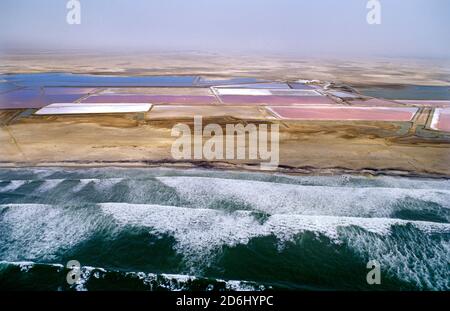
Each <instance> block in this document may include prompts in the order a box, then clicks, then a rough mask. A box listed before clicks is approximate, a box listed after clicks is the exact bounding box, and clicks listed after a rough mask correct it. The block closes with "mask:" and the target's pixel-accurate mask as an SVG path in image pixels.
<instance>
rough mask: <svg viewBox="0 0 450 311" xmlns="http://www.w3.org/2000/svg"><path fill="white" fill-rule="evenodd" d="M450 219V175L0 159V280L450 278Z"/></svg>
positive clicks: (220, 285)
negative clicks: (1, 164)
mask: <svg viewBox="0 0 450 311" xmlns="http://www.w3.org/2000/svg"><path fill="white" fill-rule="evenodd" d="M449 221H450V180H446V179H424V178H406V177H389V176H379V177H364V176H350V175H341V176H290V175H282V174H265V173H247V172H232V171H216V170H203V169H189V170H182V169H166V168H91V169H62V168H42V169H28V168H23V169H0V289H40V290H105V289H119V290H180V289H187V290H239V289H241V290H242V289H244V290H245V289H254V290H265V289H302V290H303V289H306V290H329V289H332V290H335V289H336V290H365V289H369V290H370V289H377V290H378V289H381V290H449V289H450V278H449V275H450V265H449V259H450V224H449ZM69 260H77V261H79V262H80V264H81V266H82V268H81V274H80V277H79V279H78V281H77V282H76V283H75V284H72V285H70V284H68V283H67V281H66V276H67V274H68V273H69V272H70V270H69V269H67V268H66V264H67V262H68V261H69ZM370 260H375V261H377V262H378V263H379V265H380V268H381V284H379V285H369V284H367V281H366V275H367V273H368V272H369V271H370V270H369V269H367V267H366V265H367V262H368V261H370Z"/></svg>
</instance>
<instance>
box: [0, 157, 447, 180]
mask: <svg viewBox="0 0 450 311" xmlns="http://www.w3.org/2000/svg"><path fill="white" fill-rule="evenodd" d="M25 168H71V169H84V168H118V169H126V168H167V169H209V170H217V171H237V172H247V173H266V174H271V173H272V174H280V173H281V174H286V175H296V176H335V175H354V176H370V177H378V176H391V177H408V178H432V179H445V180H446V179H450V175H447V174H438V173H428V172H417V171H408V170H402V169H396V168H391V169H376V168H364V169H351V168H345V167H327V168H317V167H312V166H302V167H292V166H288V165H279V166H278V168H277V169H274V170H263V169H259V165H258V164H255V163H245V164H237V163H231V162H208V161H188V162H186V161H169V160H162V161H153V160H144V161H126V160H124V161H62V162H48V161H45V162H39V163H25V162H1V161H0V169H25Z"/></svg>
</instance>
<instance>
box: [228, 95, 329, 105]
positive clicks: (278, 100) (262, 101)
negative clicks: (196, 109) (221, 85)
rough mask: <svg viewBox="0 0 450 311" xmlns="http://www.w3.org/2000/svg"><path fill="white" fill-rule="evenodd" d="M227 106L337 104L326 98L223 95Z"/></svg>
mask: <svg viewBox="0 0 450 311" xmlns="http://www.w3.org/2000/svg"><path fill="white" fill-rule="evenodd" d="M220 100H221V101H222V103H223V104H225V105H248V104H253V105H273V106H279V105H282V106H284V105H292V104H299V105H311V104H315V105H333V104H335V102H334V101H333V100H332V99H330V98H329V97H326V96H274V95H267V96H266V95H248V96H246V95H222V96H220Z"/></svg>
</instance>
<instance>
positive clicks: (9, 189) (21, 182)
mask: <svg viewBox="0 0 450 311" xmlns="http://www.w3.org/2000/svg"><path fill="white" fill-rule="evenodd" d="M28 182H29V181H28V180H11V181H10V182H9V184H7V185H6V186H4V187H3V188H1V189H0V191H1V192H12V191H14V190H17V189H18V188H20V187H22V186H23V185H25V184H26V183H28Z"/></svg>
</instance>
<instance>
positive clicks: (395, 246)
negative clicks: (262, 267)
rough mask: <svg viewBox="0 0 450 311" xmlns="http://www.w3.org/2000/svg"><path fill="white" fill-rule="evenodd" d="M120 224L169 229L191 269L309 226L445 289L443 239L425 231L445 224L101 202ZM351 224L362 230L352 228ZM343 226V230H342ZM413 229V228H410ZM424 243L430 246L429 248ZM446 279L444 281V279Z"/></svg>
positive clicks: (402, 274) (445, 228) (446, 228)
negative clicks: (399, 229) (404, 237)
mask: <svg viewBox="0 0 450 311" xmlns="http://www.w3.org/2000/svg"><path fill="white" fill-rule="evenodd" d="M101 208H102V210H103V211H104V212H105V213H107V214H111V215H112V216H113V217H114V218H115V219H117V220H118V221H119V223H121V224H123V225H136V226H144V227H148V228H149V230H150V231H151V232H152V233H153V234H169V235H171V236H172V237H174V239H175V240H176V245H175V248H176V250H177V251H178V252H179V253H180V254H182V255H184V256H185V257H186V258H187V260H188V264H189V263H190V264H191V270H192V271H194V272H195V270H197V269H198V267H199V266H203V267H204V266H205V265H206V266H207V265H208V264H209V263H210V262H211V259H212V258H211V256H214V254H216V252H217V251H220V250H221V248H222V247H223V246H236V245H238V244H244V245H245V244H247V243H248V242H249V241H250V239H252V238H255V237H261V236H270V235H273V236H275V237H277V239H278V240H279V241H280V243H281V244H283V243H285V242H287V241H293V239H294V238H295V236H296V235H297V234H299V233H302V232H305V231H310V232H313V233H315V234H316V235H317V234H320V235H323V236H326V237H328V238H330V239H331V241H334V243H343V242H345V243H346V245H348V246H350V247H351V248H352V249H353V250H354V251H355V252H357V253H359V254H360V255H361V256H362V257H364V258H367V260H370V259H376V260H379V261H380V262H381V263H382V265H383V267H384V269H386V270H389V271H390V272H391V273H393V274H395V275H396V276H397V277H398V278H400V279H403V280H406V281H410V282H413V283H416V284H418V286H427V287H428V288H438V289H442V288H449V287H450V284H448V280H446V276H447V273H448V258H449V254H450V253H449V248H450V245H449V242H448V241H446V240H445V241H444V240H442V241H441V242H440V243H441V244H442V245H441V246H439V247H436V246H435V245H434V244H433V243H435V242H433V241H432V240H431V239H430V238H429V237H428V236H429V235H430V234H449V233H450V224H444V223H434V222H424V221H407V220H400V219H389V218H359V217H342V216H339V217H337V216H308V215H292V214H289V215H287V214H277V215H272V216H269V217H268V218H267V219H266V220H265V221H264V222H259V221H258V220H257V219H255V217H254V216H253V215H252V213H251V212H249V211H235V212H233V213H226V212H223V211H218V210H211V209H192V208H183V207H169V206H159V205H131V204H121V203H104V204H101ZM393 226H412V227H413V228H416V229H417V230H420V232H422V235H423V236H422V237H421V238H420V239H421V240H422V241H424V240H427V241H425V242H424V244H423V245H417V246H416V244H417V243H416V242H417V241H416V240H417V236H415V237H411V241H414V243H411V241H409V242H404V244H402V241H398V240H396V239H395V238H391V237H390V232H391V230H392V227H393ZM357 227H359V228H361V229H363V230H362V231H361V230H355V229H356V228H357ZM343 228H348V229H349V230H342V229H343ZM411 234H416V233H411ZM429 247H433V252H432V253H430V251H429ZM446 282H447V283H446Z"/></svg>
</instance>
